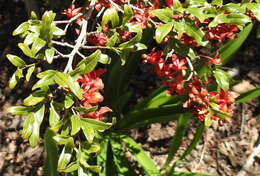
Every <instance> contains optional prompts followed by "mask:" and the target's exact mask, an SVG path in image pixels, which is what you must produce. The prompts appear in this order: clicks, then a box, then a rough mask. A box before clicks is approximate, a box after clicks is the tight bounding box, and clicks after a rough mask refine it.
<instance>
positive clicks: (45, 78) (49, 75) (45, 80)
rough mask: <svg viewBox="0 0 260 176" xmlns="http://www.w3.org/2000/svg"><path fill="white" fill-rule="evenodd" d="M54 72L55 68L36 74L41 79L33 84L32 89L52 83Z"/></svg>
mask: <svg viewBox="0 0 260 176" xmlns="http://www.w3.org/2000/svg"><path fill="white" fill-rule="evenodd" d="M55 74H56V71H55V70H47V71H45V72H41V73H39V74H37V77H38V78H41V79H40V80H39V81H37V82H36V83H35V84H34V85H33V87H32V90H35V89H37V88H41V87H46V86H49V85H50V84H53V83H54V79H55Z"/></svg>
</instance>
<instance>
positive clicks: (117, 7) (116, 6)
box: [108, 0, 124, 13]
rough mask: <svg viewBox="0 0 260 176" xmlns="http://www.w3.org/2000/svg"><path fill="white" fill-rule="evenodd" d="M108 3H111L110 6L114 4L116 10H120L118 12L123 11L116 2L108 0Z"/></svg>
mask: <svg viewBox="0 0 260 176" xmlns="http://www.w3.org/2000/svg"><path fill="white" fill-rule="evenodd" d="M108 1H109V2H110V3H111V5H112V6H114V7H115V8H116V9H117V10H118V11H120V12H122V13H123V12H124V11H123V9H121V7H120V6H119V5H118V4H116V3H114V2H113V1H112V0H108Z"/></svg>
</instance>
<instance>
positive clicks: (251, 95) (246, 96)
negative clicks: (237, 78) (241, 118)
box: [236, 88, 260, 103]
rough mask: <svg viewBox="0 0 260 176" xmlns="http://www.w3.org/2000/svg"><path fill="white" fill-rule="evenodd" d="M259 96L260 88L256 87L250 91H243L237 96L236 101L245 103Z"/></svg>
mask: <svg viewBox="0 0 260 176" xmlns="http://www.w3.org/2000/svg"><path fill="white" fill-rule="evenodd" d="M258 96H260V88H255V89H253V90H250V91H248V92H245V93H242V94H241V95H240V96H239V97H237V98H236V103H243V102H246V101H248V100H251V99H253V98H255V97H258Z"/></svg>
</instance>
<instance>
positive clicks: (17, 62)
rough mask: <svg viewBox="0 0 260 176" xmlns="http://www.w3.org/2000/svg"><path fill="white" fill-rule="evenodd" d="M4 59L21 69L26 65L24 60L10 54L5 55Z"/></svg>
mask: <svg viewBox="0 0 260 176" xmlns="http://www.w3.org/2000/svg"><path fill="white" fill-rule="evenodd" d="M6 57H7V58H8V60H9V61H10V62H11V63H12V64H13V65H14V66H16V67H22V66H25V65H26V63H25V62H24V60H23V59H22V58H20V57H18V56H15V55H12V54H7V55H6Z"/></svg>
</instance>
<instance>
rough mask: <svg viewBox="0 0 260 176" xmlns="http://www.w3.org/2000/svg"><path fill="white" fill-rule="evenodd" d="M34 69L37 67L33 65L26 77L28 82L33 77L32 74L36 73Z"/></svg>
mask: <svg viewBox="0 0 260 176" xmlns="http://www.w3.org/2000/svg"><path fill="white" fill-rule="evenodd" d="M34 69H35V65H32V66H30V67H29V68H28V70H27V73H26V75H25V80H26V81H27V82H29V81H30V78H31V76H32V73H33V72H34Z"/></svg>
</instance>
